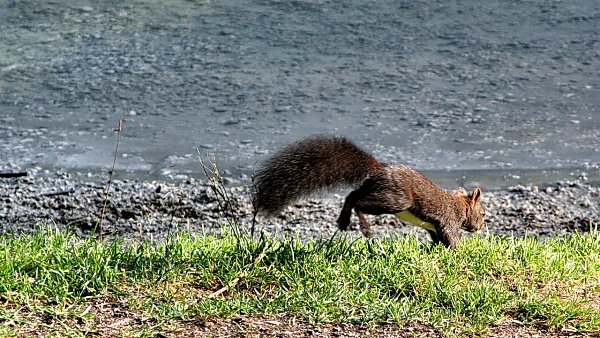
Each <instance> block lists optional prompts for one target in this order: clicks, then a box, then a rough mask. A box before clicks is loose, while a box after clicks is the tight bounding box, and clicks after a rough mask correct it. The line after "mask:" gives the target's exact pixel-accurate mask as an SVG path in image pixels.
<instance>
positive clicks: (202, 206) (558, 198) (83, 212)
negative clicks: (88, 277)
mask: <svg viewBox="0 0 600 338" xmlns="http://www.w3.org/2000/svg"><path fill="white" fill-rule="evenodd" d="M107 183H108V182H107V180H106V179H100V178H99V177H98V176H94V175H88V176H84V178H82V177H81V176H77V175H72V174H68V173H51V174H46V175H43V174H39V175H29V176H26V177H12V178H2V179H0V225H1V228H0V232H1V233H17V234H20V233H31V232H33V231H36V230H38V229H39V227H40V226H42V225H44V224H46V225H51V226H53V227H56V228H58V229H65V228H68V229H70V230H71V231H73V233H75V234H77V235H79V236H93V235H94V234H96V236H97V232H96V233H95V232H94V230H95V229H97V221H98V220H100V219H101V218H102V216H101V215H102V210H103V208H104V203H105V200H106V208H105V213H104V214H105V216H104V222H103V227H102V231H103V234H104V236H105V237H114V236H120V237H123V238H127V239H131V240H143V239H151V240H152V239H154V240H160V239H163V238H165V236H168V235H169V234H173V233H175V232H178V231H191V232H192V233H196V234H201V233H212V234H218V233H220V232H221V231H222V230H223V228H224V224H227V220H228V218H227V215H226V214H225V213H224V212H223V210H222V208H221V206H220V203H219V202H220V201H219V200H218V199H217V198H216V196H215V194H214V193H213V192H212V191H211V189H210V188H209V187H208V186H206V185H205V184H203V183H202V182H200V181H197V180H194V179H189V180H187V181H185V182H181V183H167V182H157V181H136V180H133V181H129V180H118V179H117V180H114V181H113V182H112V185H111V188H110V194H109V196H108V198H106V193H105V191H106V190H105V189H106V187H107V186H108V184H107ZM227 193H228V195H229V197H230V199H231V202H232V205H233V208H232V210H233V213H234V214H233V217H234V218H235V219H237V220H238V221H239V224H240V227H241V228H242V229H245V230H248V229H249V228H250V226H251V223H252V207H251V205H250V202H249V194H248V188H247V186H246V187H228V188H227ZM345 193H346V192H345V191H340V192H338V194H331V195H327V196H323V197H320V198H308V199H303V200H301V201H299V202H298V203H296V204H295V205H292V206H289V207H288V208H286V209H285V211H284V212H283V213H282V214H281V215H279V216H278V217H275V218H271V219H266V218H264V217H260V216H259V219H258V223H257V227H258V228H259V229H262V230H264V231H265V232H268V233H272V234H278V235H281V236H283V235H286V234H287V235H294V236H296V235H297V236H299V237H300V238H301V239H302V240H309V239H319V238H329V237H330V236H331V235H332V234H334V233H335V232H336V226H335V220H336V218H337V216H338V213H339V211H340V209H341V205H342V203H343V197H344V196H345ZM483 203H484V207H485V209H486V217H487V228H486V229H485V230H484V231H482V234H486V233H489V234H494V235H510V236H519V237H520V236H525V235H532V236H539V237H540V238H547V237H554V236H565V235H569V234H572V233H574V232H576V231H580V232H586V231H589V230H590V225H591V224H592V223H593V224H597V223H598V220H599V219H600V207H599V206H600V187H598V186H597V185H595V184H590V183H588V182H587V181H586V177H585V176H580V177H579V178H578V179H576V180H573V181H561V182H556V183H555V184H551V185H546V186H543V187H540V186H536V185H531V186H515V187H511V188H509V189H505V190H501V191H491V192H490V191H488V192H485V191H484V195H483ZM371 220H372V222H373V224H374V225H375V226H374V229H373V230H374V231H375V236H386V235H403V234H411V235H416V236H418V237H420V238H423V239H426V238H427V235H426V233H425V232H424V231H422V230H421V229H418V228H416V227H414V226H411V225H405V224H403V223H401V222H399V221H398V220H396V219H395V218H394V217H393V216H390V215H387V216H378V217H374V216H371ZM354 221H355V222H356V220H355V219H354ZM348 235H349V236H351V237H358V236H360V233H359V231H357V230H356V227H355V228H354V229H353V231H350V232H348Z"/></svg>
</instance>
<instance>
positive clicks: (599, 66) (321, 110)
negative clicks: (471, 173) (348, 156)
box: [0, 0, 600, 177]
mask: <svg viewBox="0 0 600 338" xmlns="http://www.w3.org/2000/svg"><path fill="white" fill-rule="evenodd" d="M0 31H1V32H2V33H1V38H0V141H1V143H0V163H3V166H5V167H6V166H8V167H19V168H22V169H28V168H35V167H42V168H65V169H75V170H84V171H87V170H90V171H96V170H106V169H107V168H109V167H110V166H111V165H112V157H113V152H114V149H115V144H116V140H117V136H116V134H115V132H114V131H113V129H114V128H115V127H116V125H117V121H118V120H119V119H122V120H123V122H124V130H123V132H122V134H121V141H120V148H119V157H118V159H117V168H119V169H121V170H128V171H131V172H132V173H133V174H135V175H140V176H143V177H169V176H172V175H174V174H191V175H194V176H196V175H198V172H199V170H198V165H197V160H196V149H199V150H200V152H201V153H203V154H204V153H207V152H208V153H216V156H217V158H218V161H219V163H220V164H221V167H222V169H226V170H227V171H226V173H228V174H230V175H232V176H238V175H239V174H240V173H246V174H248V173H250V172H251V171H252V167H253V166H254V164H255V163H256V161H257V160H260V159H263V158H264V157H265V156H266V155H267V154H268V153H269V152H270V151H272V150H273V149H275V148H276V147H278V146H280V145H281V144H282V143H285V142H289V141H291V140H293V139H296V138H299V137H302V136H306V135H310V134H313V133H333V134H338V135H346V136H348V137H350V138H352V139H353V140H355V141H356V142H357V143H359V144H360V145H361V146H363V147H364V148H366V149H369V150H371V151H372V152H373V153H374V154H375V155H376V156H377V157H378V158H379V159H381V160H384V161H394V162H405V163H409V164H411V165H414V166H416V167H418V168H420V169H424V170H453V171H456V172H459V173H460V172H464V171H465V170H484V169H485V170H502V171H506V170H507V169H509V171H510V170H515V168H518V169H526V170H531V169H558V170H566V169H562V168H573V167H577V168H579V167H581V168H584V169H585V168H588V169H589V168H590V166H592V167H594V165H596V164H598V163H600V153H599V149H600V2H598V1H562V2H560V1H527V2H522V1H518V2H513V1H484V2H481V1H461V2H453V1H377V2H365V1H250V2H248V1H235V0H225V1H183V0H179V1H169V2H166V3H165V2H162V1H141V0H140V1H131V0H125V1H120V2H95V1H94V2H91V1H90V2H86V1H28V2H21V1H15V2H13V1H5V0H0ZM567 171H568V170H567Z"/></svg>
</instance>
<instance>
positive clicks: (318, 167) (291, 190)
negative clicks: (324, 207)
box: [252, 136, 380, 215]
mask: <svg viewBox="0 0 600 338" xmlns="http://www.w3.org/2000/svg"><path fill="white" fill-rule="evenodd" d="M379 165H380V164H379V162H377V160H375V158H374V157H373V156H371V155H370V154H369V153H367V152H365V151H363V150H361V149H360V148H358V147H357V146H356V145H354V144H353V143H352V142H350V141H349V140H347V139H345V138H342V137H328V136H314V137H311V138H307V139H304V140H300V141H297V142H294V143H292V144H290V145H287V146H285V147H284V148H282V149H281V150H279V151H278V152H277V153H276V154H275V155H273V156H272V157H271V158H269V159H268V160H266V161H265V163H264V164H263V165H262V166H261V167H260V169H259V170H258V172H257V173H256V175H255V176H254V183H253V186H252V188H253V189H252V190H253V191H252V204H253V206H254V213H255V215H256V214H257V213H259V212H261V213H264V214H267V215H275V214H277V213H279V212H280V211H281V210H282V209H283V208H284V207H285V206H286V205H289V204H290V203H292V202H293V201H295V200H297V199H298V198H300V197H302V196H304V195H307V194H310V193H311V192H314V191H316V190H319V189H323V188H328V187H332V186H338V185H343V184H350V185H356V184H358V183H360V182H361V181H362V180H363V179H364V178H365V177H367V176H368V175H369V174H370V173H372V172H373V171H375V170H376V169H377V168H378V167H379Z"/></svg>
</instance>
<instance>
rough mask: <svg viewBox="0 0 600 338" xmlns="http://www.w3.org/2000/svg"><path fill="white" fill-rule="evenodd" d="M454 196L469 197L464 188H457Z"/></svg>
mask: <svg viewBox="0 0 600 338" xmlns="http://www.w3.org/2000/svg"><path fill="white" fill-rule="evenodd" d="M453 195H455V196H464V197H467V196H468V195H467V191H466V190H465V188H463V187H459V188H456V190H454V192H453Z"/></svg>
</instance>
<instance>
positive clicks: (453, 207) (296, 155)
mask: <svg viewBox="0 0 600 338" xmlns="http://www.w3.org/2000/svg"><path fill="white" fill-rule="evenodd" d="M342 185H351V186H354V187H355V190H353V191H352V192H350V194H349V195H348V196H347V197H346V199H345V202H344V206H343V207H342V210H341V212H340V215H339V217H338V219H337V225H338V228H339V229H340V230H347V228H348V225H349V224H350V217H351V214H352V210H353V209H354V211H355V213H356V215H357V216H358V219H359V221H360V230H361V232H362V233H363V235H364V236H365V237H368V238H370V237H371V236H372V232H371V230H370V224H369V222H368V220H367V218H366V217H365V214H369V215H381V214H393V215H396V217H398V218H400V219H402V220H404V221H408V222H410V223H413V224H415V225H417V226H419V227H422V228H424V229H425V230H427V232H428V233H429V234H430V236H431V238H432V240H433V242H434V243H442V244H443V245H445V246H446V247H450V248H455V247H456V243H457V241H458V239H459V238H460V233H459V231H458V230H459V229H463V230H467V231H470V232H477V231H479V230H480V229H481V228H483V226H484V209H483V207H482V206H481V203H480V199H481V194H482V193H481V190H480V189H479V188H478V187H477V188H475V189H474V190H473V191H472V192H471V193H470V194H467V192H466V190H465V189H464V188H462V187H461V188H458V189H457V190H455V191H454V192H453V193H450V192H447V191H446V190H443V189H441V188H439V187H437V186H436V185H435V184H434V183H433V182H432V181H431V180H429V179H428V178H427V177H425V176H424V175H423V174H421V173H420V172H419V171H417V170H415V169H413V168H411V167H409V166H407V165H404V164H389V163H382V162H379V161H377V160H376V159H375V158H374V157H373V156H372V155H371V154H369V153H367V152H365V151H364V150H362V149H360V148H359V147H358V146H356V145H355V144H354V143H352V142H351V141H349V140H348V139H346V138H344V137H334V136H324V135H316V136H312V137H309V138H306V139H303V140H300V141H296V142H294V143H291V144H289V145H287V146H285V147H283V148H282V149H280V150H279V151H278V152H276V153H275V154H274V155H273V156H272V157H271V158H269V159H267V160H266V161H265V162H264V163H263V164H262V166H261V167H260V168H259V170H258V171H257V172H256V174H255V175H254V177H253V183H252V205H253V207H254V217H255V218H256V215H257V214H258V213H262V214H265V215H266V216H274V215H276V214H278V213H279V212H280V211H281V210H282V209H283V208H284V207H285V206H287V205H289V204H290V203H292V202H294V201H296V200H298V199H299V198H301V197H302V196H305V195H308V194H310V193H312V192H315V191H318V190H323V189H326V188H332V187H336V186H342Z"/></svg>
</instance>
